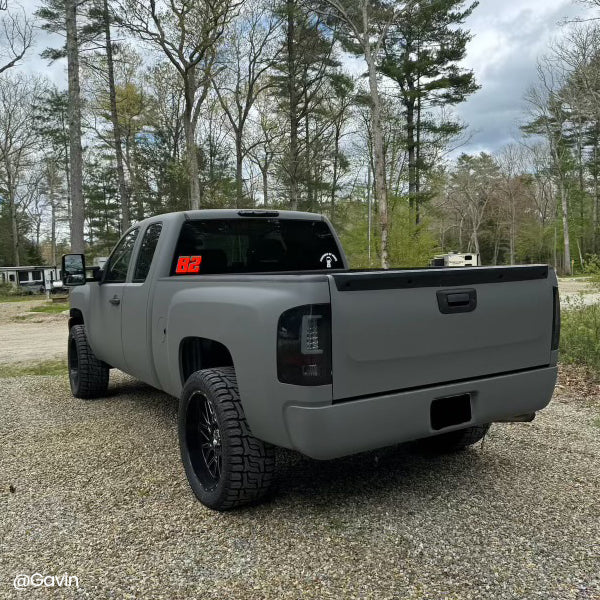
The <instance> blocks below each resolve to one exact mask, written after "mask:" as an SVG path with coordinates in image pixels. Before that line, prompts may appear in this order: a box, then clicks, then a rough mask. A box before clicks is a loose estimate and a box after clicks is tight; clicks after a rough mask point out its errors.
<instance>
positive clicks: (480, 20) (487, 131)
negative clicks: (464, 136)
mask: <svg viewBox="0 0 600 600" xmlns="http://www.w3.org/2000/svg"><path fill="white" fill-rule="evenodd" d="M586 12H589V9H586V8H585V7H584V6H582V5H581V4H573V3H572V2H568V1H565V0H505V1H504V2H502V4H501V5H498V4H497V3H496V2H494V1H492V0H483V2H482V3H481V5H480V6H479V7H478V8H476V9H475V11H474V12H473V14H472V15H471V17H470V18H469V19H468V21H467V22H466V23H465V26H466V27H467V28H469V29H470V31H471V32H472V33H473V35H474V38H473V40H472V41H471V42H470V43H469V46H468V52H467V56H466V58H465V60H464V66H465V67H467V68H470V69H472V70H473V71H474V72H475V77H476V79H477V82H478V83H479V85H481V89H480V90H479V91H478V92H476V93H475V94H473V95H472V96H471V97H470V98H469V99H468V100H467V101H466V102H465V103H463V104H461V105H459V106H457V107H456V113H457V115H458V116H459V117H460V118H461V119H462V120H463V121H464V122H466V123H467V124H468V125H469V127H470V133H471V136H472V137H471V140H470V142H469V143H468V144H467V145H466V146H464V147H463V148H461V149H460V151H461V152H481V151H488V152H494V151H495V150H497V149H499V148H500V147H502V146H503V145H505V144H507V143H510V142H511V141H514V139H515V138H516V137H518V135H519V125H521V124H522V123H523V122H524V120H525V119H526V108H527V107H526V103H525V101H524V95H525V93H526V91H527V89H528V88H529V87H530V86H531V85H533V84H534V83H535V81H536V63H537V59H538V57H540V56H542V55H543V54H545V53H546V52H547V50H548V47H549V44H550V43H551V41H552V39H553V38H554V39H555V38H557V37H559V36H560V34H561V28H562V24H563V23H564V22H565V20H566V19H573V18H574V17H576V16H579V15H585V14H586Z"/></svg>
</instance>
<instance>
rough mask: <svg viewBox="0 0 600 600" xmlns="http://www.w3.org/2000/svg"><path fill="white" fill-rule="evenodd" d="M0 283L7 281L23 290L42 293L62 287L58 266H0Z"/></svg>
mask: <svg viewBox="0 0 600 600" xmlns="http://www.w3.org/2000/svg"><path fill="white" fill-rule="evenodd" d="M0 283H8V284H11V285H12V286H13V287H18V288H21V289H22V291H24V292H29V293H32V294H34V293H40V294H42V293H44V292H47V291H55V290H58V289H62V288H63V283H62V278H61V271H60V269H59V268H58V267H44V266H35V265H34V266H24V267H0Z"/></svg>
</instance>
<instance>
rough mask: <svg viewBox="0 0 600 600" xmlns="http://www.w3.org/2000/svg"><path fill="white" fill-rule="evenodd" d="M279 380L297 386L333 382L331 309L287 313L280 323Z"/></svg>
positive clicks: (300, 309)
mask: <svg viewBox="0 0 600 600" xmlns="http://www.w3.org/2000/svg"><path fill="white" fill-rule="evenodd" d="M277 377H278V379H279V381H281V382H282V383H292V384H294V385H326V384H330V383H331V306H330V305H329V304H308V305H306V306H298V307H296V308H291V309H290V310H286V311H285V312H284V313H283V314H282V315H281V316H280V317H279V323H278V324H277Z"/></svg>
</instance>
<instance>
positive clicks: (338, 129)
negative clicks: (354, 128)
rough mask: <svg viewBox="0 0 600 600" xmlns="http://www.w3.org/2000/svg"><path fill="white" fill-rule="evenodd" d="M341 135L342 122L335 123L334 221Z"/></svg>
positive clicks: (331, 215)
mask: <svg viewBox="0 0 600 600" xmlns="http://www.w3.org/2000/svg"><path fill="white" fill-rule="evenodd" d="M340 136H341V124H340V123H336V125H335V138H334V154H333V179H332V181H331V209H330V215H329V218H330V219H331V220H332V221H333V217H334V213H335V196H336V193H337V183H338V163H339V155H340Z"/></svg>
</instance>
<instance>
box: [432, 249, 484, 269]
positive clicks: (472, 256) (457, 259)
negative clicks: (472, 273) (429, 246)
mask: <svg viewBox="0 0 600 600" xmlns="http://www.w3.org/2000/svg"><path fill="white" fill-rule="evenodd" d="M430 264H431V266H432V267H478V266H480V265H481V260H480V258H479V254H476V253H474V252H465V253H461V252H449V253H448V254H436V256H434V257H433V259H432V260H431V263H430Z"/></svg>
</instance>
